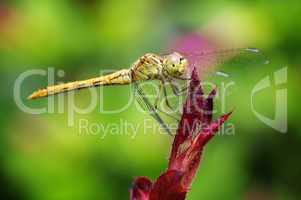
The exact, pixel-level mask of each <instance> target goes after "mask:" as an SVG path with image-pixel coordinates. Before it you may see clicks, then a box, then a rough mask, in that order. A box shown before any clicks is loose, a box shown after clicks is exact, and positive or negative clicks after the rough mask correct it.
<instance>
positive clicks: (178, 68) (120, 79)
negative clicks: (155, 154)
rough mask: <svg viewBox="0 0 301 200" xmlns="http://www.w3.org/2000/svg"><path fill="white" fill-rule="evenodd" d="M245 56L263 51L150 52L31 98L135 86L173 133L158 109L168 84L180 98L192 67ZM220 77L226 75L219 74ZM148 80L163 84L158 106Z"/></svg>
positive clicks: (143, 103) (143, 104)
mask: <svg viewBox="0 0 301 200" xmlns="http://www.w3.org/2000/svg"><path fill="white" fill-rule="evenodd" d="M242 53H251V54H254V53H255V54H258V53H259V51H258V50H257V49H254V48H244V49H243V48H241V49H227V50H218V51H209V52H199V53H185V52H174V53H171V54H167V55H158V54H154V53H147V54H145V55H143V56H141V57H140V58H139V59H138V60H137V61H136V62H134V63H133V64H132V65H131V67H130V68H128V69H121V70H119V71H116V72H113V73H111V74H108V75H103V76H99V77H96V78H91V79H87V80H81V81H74V82H69V83H64V84H59V85H53V86H48V87H46V88H44V89H40V90H37V91H35V92H33V93H32V94H31V95H30V96H29V97H28V99H37V98H41V97H47V96H49V95H55V94H59V93H63V92H68V91H72V90H77V89H83V88H88V87H97V86H107V85H127V84H134V86H135V89H136V94H137V95H136V96H137V101H138V102H139V104H140V105H141V107H143V108H144V109H145V110H148V111H149V113H150V114H151V115H152V117H154V118H155V119H156V120H157V121H158V122H159V123H160V124H161V126H162V127H163V128H164V129H165V130H166V131H167V132H168V133H169V134H171V131H170V130H169V128H168V127H167V126H166V124H165V123H164V121H163V120H162V118H161V117H160V115H159V114H158V107H157V104H158V102H159V100H160V98H161V95H162V93H163V94H164V95H165V97H166V95H167V90H166V83H170V84H169V85H170V86H171V88H172V91H173V92H174V94H175V95H179V93H180V91H182V90H181V89H179V88H178V87H176V85H175V84H174V82H175V81H176V80H189V77H190V76H189V73H190V72H191V71H192V70H191V68H192V67H197V68H198V67H199V69H202V68H206V67H207V66H206V65H208V66H216V65H217V64H219V63H222V62H223V61H225V60H227V59H229V58H231V57H233V56H236V55H239V54H242ZM195 58H197V59H195ZM203 61H206V62H203ZM202 64H203V66H202ZM219 74H222V73H221V72H219ZM148 80H158V81H159V83H160V84H159V93H158V96H157V98H156V99H155V102H154V103H151V102H150V100H149V99H148V98H147V97H146V95H145V92H144V91H143V89H142V88H141V87H140V86H139V83H140V82H143V81H148ZM165 103H166V105H167V106H168V107H169V108H171V105H170V103H169V102H168V99H167V98H165ZM171 109H172V108H171Z"/></svg>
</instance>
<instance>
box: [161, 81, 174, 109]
mask: <svg viewBox="0 0 301 200" xmlns="http://www.w3.org/2000/svg"><path fill="white" fill-rule="evenodd" d="M162 87H163V93H164V101H165V104H166V105H167V107H168V108H169V109H170V110H174V109H173V107H172V106H171V105H170V103H169V101H168V97H167V90H166V85H165V82H164V81H162Z"/></svg>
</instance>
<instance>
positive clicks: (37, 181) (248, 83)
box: [0, 0, 301, 200]
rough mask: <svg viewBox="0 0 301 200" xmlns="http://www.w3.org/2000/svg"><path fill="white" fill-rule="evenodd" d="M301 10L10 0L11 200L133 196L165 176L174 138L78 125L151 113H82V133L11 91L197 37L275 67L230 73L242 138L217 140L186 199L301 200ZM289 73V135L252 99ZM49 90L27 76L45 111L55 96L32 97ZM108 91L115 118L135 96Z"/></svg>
mask: <svg viewBox="0 0 301 200" xmlns="http://www.w3.org/2000/svg"><path fill="white" fill-rule="evenodd" d="M300 14H301V3H300V1H298V0H287V1H277V0H270V1H264V0H255V1H243V0H235V1H222V0H210V1H209V0H194V1H180V0H177V1H171V0H127V1H117V0H99V1H98V0H85V1H84V0H65V1H61V0H60V1H59V0H51V1H50V0H41V1H35V0H23V1H21V0H20V1H18V0H10V1H1V2H0V66H1V67H0V78H1V98H0V101H1V112H0V119H1V121H0V132H1V134H0V150H1V151H0V152H1V153H0V154H1V166H0V186H1V187H0V188H1V189H0V190H1V193H0V195H1V199H15V200H21V199H22V200H24V199H30V200H63V199H74V200H83V199H128V190H129V188H130V186H131V182H132V180H133V178H134V177H135V176H148V177H150V178H151V179H155V178H156V177H158V176H159V175H160V173H161V172H162V171H163V170H164V169H165V168H166V165H167V158H168V153H169V150H170V144H171V141H172V138H171V137H169V136H166V135H162V134H157V133H156V131H152V130H149V132H148V134H143V130H142V128H140V129H139V131H138V134H137V136H136V137H135V138H134V139H132V138H131V137H130V136H128V135H119V134H109V135H107V136H106V137H105V138H104V139H100V136H99V134H87V135H80V134H79V131H80V130H79V127H78V121H79V120H80V119H88V120H89V123H91V124H92V123H98V124H99V123H101V124H106V125H107V124H112V123H117V124H118V123H120V118H122V119H125V120H127V121H129V122H131V123H136V124H141V123H143V120H144V119H145V118H148V116H147V115H143V114H141V113H139V112H137V111H136V108H135V106H134V105H133V106H130V107H129V108H128V109H126V110H124V111H123V112H121V113H117V114H116V113H115V114H104V113H101V112H99V109H94V110H93V111H92V112H91V113H89V114H76V115H75V125H74V126H72V127H68V120H67V113H66V112H65V113H58V112H57V105H56V104H55V105H56V107H55V109H56V112H54V113H50V114H41V115H31V114H27V113H24V112H23V111H21V110H20V109H19V108H18V106H17V105H16V103H15V101H14V98H13V87H14V83H15V80H16V78H17V77H18V76H19V75H20V74H21V73H23V72H24V71H26V70H29V69H47V68H48V67H54V68H55V69H63V70H64V71H65V76H64V77H63V78H58V79H57V80H56V81H67V80H76V79H84V78H88V77H93V76H95V75H98V74H99V72H100V70H101V69H108V67H109V68H110V69H120V68H122V67H127V66H128V65H129V64H130V63H132V62H133V61H134V60H135V59H136V58H138V57H139V56H141V55H143V54H144V53H146V52H159V53H160V52H163V53H166V51H167V50H168V48H169V46H170V44H171V43H172V42H173V41H174V40H176V39H177V38H181V37H185V36H186V35H189V34H197V35H199V36H200V37H202V38H203V39H204V40H206V41H207V42H208V41H209V43H211V44H214V45H216V46H220V47H226V48H232V47H241V46H252V47H258V48H260V49H263V51H264V52H265V54H266V55H267V56H268V57H269V59H270V61H271V64H270V65H268V66H265V67H258V66H257V67H256V66H253V67H252V66H248V67H245V66H241V67H235V68H231V67H230V68H228V71H227V72H228V73H229V74H230V76H231V78H232V79H231V80H235V82H236V83H239V84H237V85H236V86H237V87H234V90H233V91H232V93H231V95H230V97H229V100H228V101H227V105H228V107H227V110H228V109H229V110H230V109H232V108H235V112H234V113H233V117H232V118H231V120H230V123H233V124H234V125H235V134H234V135H219V136H217V137H215V138H214V140H212V142H211V143H210V144H209V145H208V146H207V149H206V151H205V154H204V158H203V161H202V164H201V168H200V170H199V172H198V174H197V176H196V179H195V181H194V183H193V185H192V188H191V191H190V192H189V195H188V199H192V200H194V199H231V200H233V199H246V200H249V199H271V200H274V199H275V200H278V199H279V200H280V199H287V200H294V199H300V198H301V190H300V185H301V181H300V179H301V170H300V169H301V160H300V146H301V130H300V129H301V128H300V126H299V125H298V124H299V123H300V122H299V120H300V106H298V101H299V100H300V94H299V93H300V90H299V89H298V87H299V85H300V78H299V77H300V61H301V52H300V51H301V49H300V46H301V37H300V32H301V23H300V21H301V18H300ZM285 66H288V82H287V84H284V85H282V86H279V87H280V88H289V89H288V132H287V133H286V134H283V133H280V132H278V131H275V130H273V129H272V128H271V127H269V126H267V125H265V124H264V123H262V122H261V121H260V120H259V119H257V118H256V117H255V115H254V114H253V112H252V110H251V106H250V93H251V90H252V88H253V87H254V86H255V84H256V83H257V82H258V81H260V80H261V79H262V78H264V77H266V76H271V77H272V75H273V72H274V71H276V70H278V69H281V68H282V67H285ZM46 84H47V77H43V76H32V77H30V78H28V79H26V81H24V84H23V85H22V98H23V99H24V103H25V104H26V105H27V106H31V107H47V99H42V100H38V101H32V102H28V101H26V100H25V98H26V96H27V95H28V94H30V92H32V91H33V90H34V89H37V88H38V87H40V86H45V85H46ZM277 88H278V86H275V85H273V86H272V87H271V88H269V89H267V90H265V91H263V92H262V93H260V94H258V97H256V101H255V106H256V110H257V111H258V112H260V113H263V114H265V115H267V116H270V117H271V118H273V116H274V106H275V100H274V99H275V91H276V89H277ZM103 92H104V96H105V98H104V99H101V100H102V101H103V102H101V103H103V107H104V108H105V109H108V110H109V109H112V110H113V109H116V108H119V107H120V105H124V104H126V103H127V101H128V98H129V96H130V92H131V89H130V87H127V86H125V87H109V88H105V89H104V90H103ZM87 94H88V93H87V92H85V91H81V92H79V93H77V94H76V103H77V105H79V106H82V107H85V106H86V105H87V103H88V102H89V101H90V99H89V98H90V97H89V95H87ZM217 102H218V99H217ZM217 104H218V103H217ZM101 105H102V104H101ZM66 107H67V106H66ZM66 109H67V108H65V111H66ZM152 122H153V123H156V122H154V121H152Z"/></svg>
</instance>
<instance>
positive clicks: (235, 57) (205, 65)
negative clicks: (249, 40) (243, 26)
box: [180, 48, 269, 76]
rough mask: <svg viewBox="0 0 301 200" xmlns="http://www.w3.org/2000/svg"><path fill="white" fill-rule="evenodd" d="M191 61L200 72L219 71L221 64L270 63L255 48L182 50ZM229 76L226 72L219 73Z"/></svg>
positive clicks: (252, 64) (259, 64)
mask: <svg viewBox="0 0 301 200" xmlns="http://www.w3.org/2000/svg"><path fill="white" fill-rule="evenodd" d="M180 53H181V54H183V55H184V56H185V57H186V58H187V59H188V61H189V63H190V68H191V70H192V68H194V67H195V68H197V70H198V71H199V73H200V74H202V73H204V72H208V71H209V72H210V71H212V70H214V71H218V70H220V69H221V66H231V67H236V66H237V67H255V66H262V65H266V64H268V63H269V60H268V59H267V57H266V56H265V55H264V54H263V53H262V52H260V51H259V50H258V49H255V48H237V49H225V50H216V51H207V52H180ZM218 74H220V75H222V76H227V74H226V73H223V72H220V73H218Z"/></svg>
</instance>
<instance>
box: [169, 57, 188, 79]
mask: <svg viewBox="0 0 301 200" xmlns="http://www.w3.org/2000/svg"><path fill="white" fill-rule="evenodd" d="M163 64H164V68H165V69H166V71H167V73H168V74H169V75H171V76H182V75H183V74H184V73H185V72H186V71H187V68H188V61H187V59H186V58H185V57H184V56H182V55H181V54H179V53H177V52H174V53H172V54H169V55H167V56H165V57H164V60H163Z"/></svg>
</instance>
